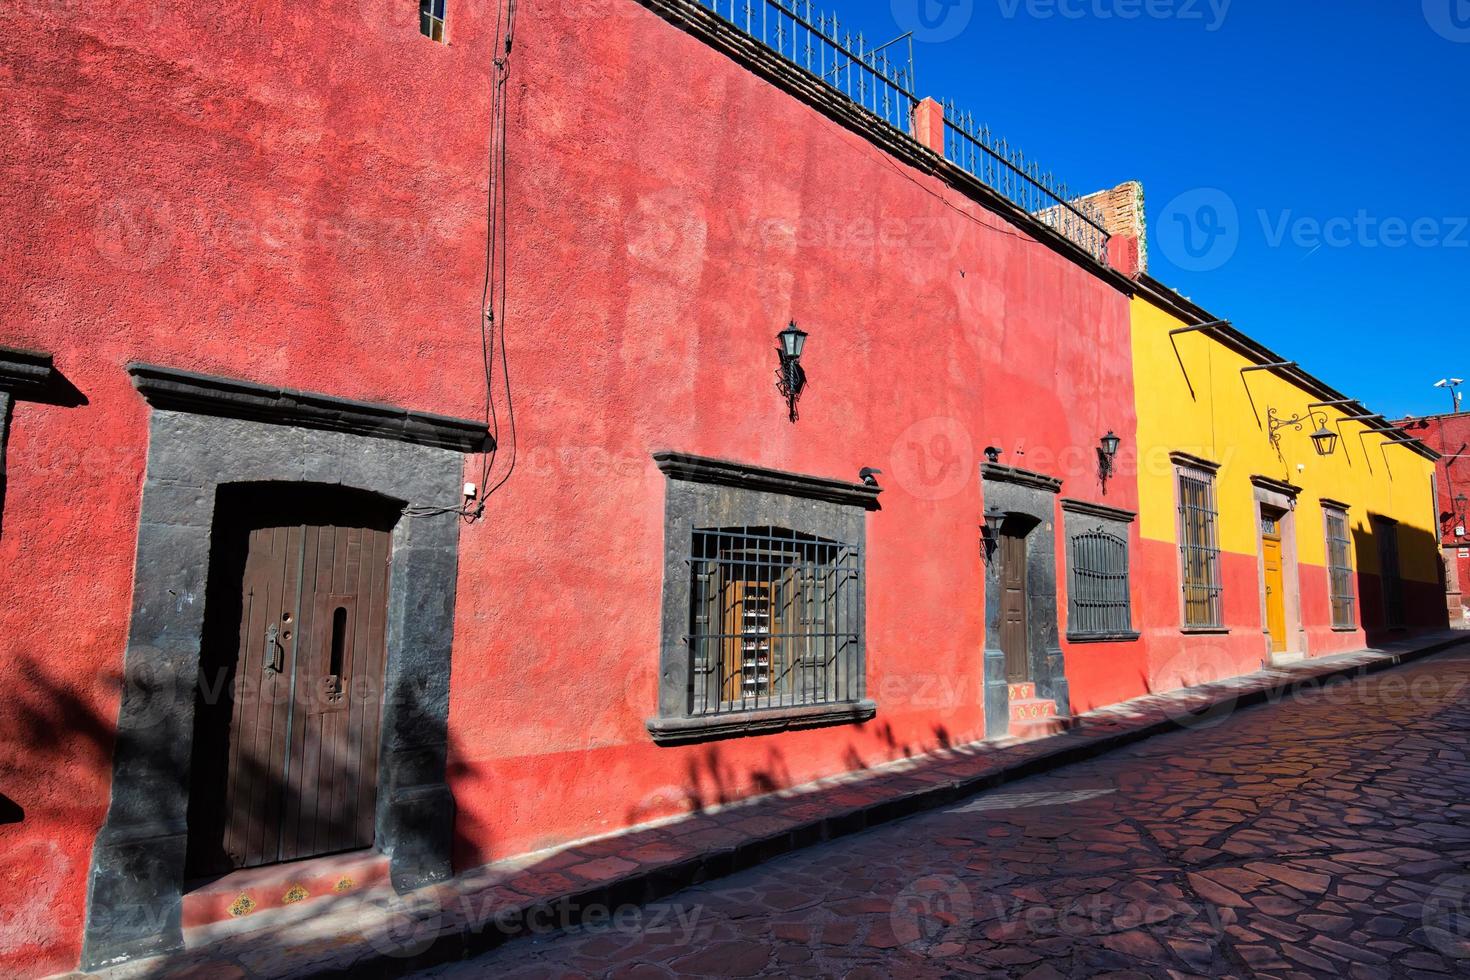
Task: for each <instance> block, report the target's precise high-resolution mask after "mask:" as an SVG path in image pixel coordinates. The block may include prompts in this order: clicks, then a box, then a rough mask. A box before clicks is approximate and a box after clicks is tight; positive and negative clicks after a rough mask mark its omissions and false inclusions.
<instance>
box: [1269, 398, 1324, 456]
mask: <svg viewBox="0 0 1470 980" xmlns="http://www.w3.org/2000/svg"><path fill="white" fill-rule="evenodd" d="M1319 415H1320V416H1321V417H1322V421H1321V422H1320V423H1318V421H1317V417H1318V416H1319ZM1309 424H1310V425H1315V426H1317V430H1316V431H1315V432H1313V433H1312V448H1313V449H1315V450H1317V455H1318V456H1331V455H1332V454H1333V453H1334V452H1336V451H1337V433H1336V432H1333V431H1332V430H1331V429H1329V428H1328V427H1327V413H1326V412H1318V411H1316V410H1313V409H1308V410H1307V411H1306V412H1298V413H1297V414H1296V415H1293V416H1292V417H1291V418H1282V417H1281V414H1280V413H1279V412H1277V411H1276V409H1274V408H1268V409H1266V428H1267V437H1268V438H1269V439H1270V440H1271V445H1272V447H1274V448H1275V450H1276V452H1277V453H1278V454H1279V453H1280V452H1281V430H1282V429H1288V428H1290V429H1295V430H1297V431H1298V432H1304V431H1306V427H1307V426H1308V425H1309Z"/></svg>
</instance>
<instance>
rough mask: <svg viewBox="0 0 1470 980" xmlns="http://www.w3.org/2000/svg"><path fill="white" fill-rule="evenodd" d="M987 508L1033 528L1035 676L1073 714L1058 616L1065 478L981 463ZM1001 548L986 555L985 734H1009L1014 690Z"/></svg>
mask: <svg viewBox="0 0 1470 980" xmlns="http://www.w3.org/2000/svg"><path fill="white" fill-rule="evenodd" d="M980 482H981V499H982V506H983V507H984V509H985V510H986V511H987V512H990V511H994V510H999V511H1001V512H1002V513H1003V514H1004V517H1003V519H1002V520H1003V525H1002V526H1005V527H1009V528H1016V527H1021V528H1027V527H1029V528H1030V530H1029V531H1028V532H1027V533H1026V636H1027V643H1028V645H1029V648H1030V649H1029V651H1028V655H1029V664H1030V668H1031V680H1032V682H1033V683H1034V684H1035V685H1036V695H1037V697H1041V698H1049V699H1051V700H1054V701H1056V703H1057V713H1058V714H1059V715H1063V716H1065V715H1067V714H1069V713H1070V712H1069V706H1070V704H1071V701H1070V699H1069V697H1068V691H1067V671H1066V662H1065V656H1064V655H1063V653H1062V646H1061V639H1060V630H1059V628H1058V620H1057V557H1056V555H1057V537H1056V535H1057V530H1056V527H1057V519H1056V507H1057V496H1058V494H1060V493H1061V492H1062V481H1061V480H1059V479H1056V478H1055V477H1050V476H1046V475H1045V474H1042V473H1032V472H1031V471H1029V470H1022V469H1017V468H1015V467H1012V466H1002V465H1000V464H999V463H982V464H981V465H980ZM999 557H1000V556H999V551H998V550H997V551H994V552H992V553H989V554H987V555H986V568H985V656H984V676H985V735H986V737H987V738H998V737H1000V736H1003V735H1006V734H1009V732H1010V724H1011V692H1010V685H1009V684H1008V683H1007V682H1006V664H1005V652H1004V651H1003V650H1001V646H1000V636H1001V633H1000V631H1001V579H1000V571H1001V570H1000V563H999Z"/></svg>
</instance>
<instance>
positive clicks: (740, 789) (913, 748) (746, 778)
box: [624, 722, 954, 826]
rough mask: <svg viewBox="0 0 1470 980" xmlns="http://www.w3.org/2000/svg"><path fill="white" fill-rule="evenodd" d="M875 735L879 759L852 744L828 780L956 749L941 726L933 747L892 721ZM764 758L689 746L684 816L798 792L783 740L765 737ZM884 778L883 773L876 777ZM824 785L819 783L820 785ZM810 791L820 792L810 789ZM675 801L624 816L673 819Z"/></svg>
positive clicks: (633, 820) (635, 820)
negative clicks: (906, 738)
mask: <svg viewBox="0 0 1470 980" xmlns="http://www.w3.org/2000/svg"><path fill="white" fill-rule="evenodd" d="M869 725H871V726H872V727H871V731H872V732H873V734H875V735H877V736H878V739H879V741H881V742H882V744H883V749H882V750H881V751H880V752H879V753H878V755H877V757H873V756H871V755H870V756H869V757H868V758H865V757H864V756H863V754H862V752H861V751H859V747H858V745H857V744H856V743H855V742H853V741H852V740H849V741H848V742H847V744H846V745H845V746H844V747H843V749H842V752H841V758H842V765H843V768H842V769H841V770H840V771H838V772H836V773H833V774H832V775H831V776H829V777H826V778H834V777H838V776H849V775H862V774H869V773H872V771H873V770H874V769H876V768H879V767H881V766H883V765H885V764H887V763H890V762H898V761H902V760H913V759H920V758H922V757H923V756H925V755H928V754H930V753H935V752H947V751H949V750H950V749H952V748H953V747H954V742H953V739H952V737H951V735H950V732H949V729H948V728H947V727H946V726H944V725H942V724H935V725H934V726H933V728H932V733H933V741H932V742H909V743H906V742H902V741H900V740H899V739H898V738H897V736H896V735H895V734H894V732H893V726H892V725H890V724H889V723H887V722H876V723H873V722H870V723H869ZM766 738H767V739H768V740H769V742H768V745H767V746H766V748H765V759H764V762H763V763H762V764H760V765H754V766H752V765H750V764H749V763H742V762H736V761H734V759H733V758H732V756H735V757H739V756H743V755H745V753H744V752H743V751H741V752H738V753H732V752H729V751H727V750H726V749H725V748H724V747H723V745H724V743H723V742H722V741H709V742H705V743H701V744H697V745H693V746H690V747H689V748H688V749H687V750H686V751H688V752H689V753H690V755H689V758H688V759H687V761H686V762H685V766H684V768H685V778H684V785H683V786H682V787H681V788H680V791H679V794H678V800H679V812H682V813H684V814H686V815H689V816H691V817H695V818H697V817H699V816H701V815H706V814H709V813H710V812H711V811H713V810H717V809H719V808H721V807H725V806H728V805H729V804H732V803H739V802H743V801H747V800H755V799H757V798H759V797H762V796H769V795H770V794H773V793H781V792H785V791H789V790H793V789H796V788H797V787H798V786H799V785H800V784H798V783H797V782H796V781H795V780H794V778H793V777H792V774H791V770H790V767H789V765H788V763H787V760H786V755H785V753H784V752H783V751H782V750H781V748H780V747H779V743H778V742H777V739H779V735H774V736H766ZM877 775H878V776H880V777H881V775H882V774H881V773H880V774H877ZM818 781H820V780H818ZM809 790H810V791H811V792H821V790H820V789H818V788H815V787H809ZM671 802H672V800H670V799H668V798H660V799H655V800H652V801H645V802H640V803H638V804H636V805H634V806H632V807H629V808H628V809H627V810H626V811H625V812H624V820H625V822H626V823H627V824H628V825H634V826H635V825H638V824H642V823H646V822H648V821H650V820H654V819H659V818H663V817H668V816H671V815H677V814H672V813H670V812H669V804H670V803H671Z"/></svg>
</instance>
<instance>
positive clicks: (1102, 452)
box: [1097, 429, 1123, 493]
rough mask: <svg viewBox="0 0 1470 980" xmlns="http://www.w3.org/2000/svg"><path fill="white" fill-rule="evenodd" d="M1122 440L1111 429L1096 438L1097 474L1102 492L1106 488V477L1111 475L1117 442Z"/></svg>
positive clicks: (1105, 490)
mask: <svg viewBox="0 0 1470 980" xmlns="http://www.w3.org/2000/svg"><path fill="white" fill-rule="evenodd" d="M1122 441H1123V440H1121V439H1119V438H1118V436H1117V434H1116V433H1115V432H1113V430H1112V429H1109V430H1108V434H1107V435H1105V436H1103V437H1102V438H1101V439H1099V440H1098V444H1097V475H1098V478H1099V479H1100V480H1102V485H1103V492H1104V493H1106V492H1107V489H1108V478H1109V477H1111V476H1112V475H1113V457H1114V456H1117V455H1118V444H1119V443H1120V442H1122Z"/></svg>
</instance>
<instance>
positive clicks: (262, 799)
mask: <svg viewBox="0 0 1470 980" xmlns="http://www.w3.org/2000/svg"><path fill="white" fill-rule="evenodd" d="M389 546H390V533H389V532H388V531H387V530H383V529H371V528H362V527H338V526H333V525H317V524H305V523H303V524H286V525H281V526H272V527H257V528H254V529H252V530H250V531H249V541H248V545H247V549H246V554H245V562H244V576H243V590H242V591H243V594H242V597H241V608H240V629H239V648H238V654H237V658H236V661H235V686H234V689H235V692H236V694H235V698H234V702H233V711H232V714H231V717H230V721H229V735H228V755H227V758H226V759H225V760H224V761H225V764H226V766H227V767H228V770H227V773H226V776H225V780H224V782H225V786H224V801H223V803H224V806H223V812H222V817H223V837H222V842H221V844H222V851H223V857H224V863H227V864H228V865H229V866H231V867H237V868H244V867H254V866H256V865H262V864H270V863H273V862H276V861H289V860H292V859H295V858H301V857H307V856H311V855H316V854H327V853H331V852H334V851H345V850H352V849H355V848H362V847H368V846H371V845H372V843H373V835H374V822H373V811H374V808H375V804H376V800H377V769H378V741H379V725H380V721H381V717H382V696H383V682H384V620H385V616H386V611H387V586H388V558H389Z"/></svg>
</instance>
